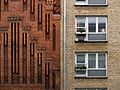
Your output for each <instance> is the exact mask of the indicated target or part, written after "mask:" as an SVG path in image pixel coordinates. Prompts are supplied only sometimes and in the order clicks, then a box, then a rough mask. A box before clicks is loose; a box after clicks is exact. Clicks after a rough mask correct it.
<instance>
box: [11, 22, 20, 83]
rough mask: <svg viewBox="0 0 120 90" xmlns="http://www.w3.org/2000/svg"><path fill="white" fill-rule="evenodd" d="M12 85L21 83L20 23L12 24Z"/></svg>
mask: <svg viewBox="0 0 120 90" xmlns="http://www.w3.org/2000/svg"><path fill="white" fill-rule="evenodd" d="M11 63H12V64H11V67H12V83H14V84H16V83H19V23H12V24H11Z"/></svg>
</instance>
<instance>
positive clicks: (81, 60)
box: [77, 54, 85, 63]
mask: <svg viewBox="0 0 120 90" xmlns="http://www.w3.org/2000/svg"><path fill="white" fill-rule="evenodd" d="M77 63H85V55H84V54H82V55H77Z"/></svg>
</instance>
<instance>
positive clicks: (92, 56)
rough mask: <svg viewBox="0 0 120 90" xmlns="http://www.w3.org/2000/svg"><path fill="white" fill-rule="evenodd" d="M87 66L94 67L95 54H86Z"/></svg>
mask: <svg viewBox="0 0 120 90" xmlns="http://www.w3.org/2000/svg"><path fill="white" fill-rule="evenodd" d="M88 68H96V54H88Z"/></svg>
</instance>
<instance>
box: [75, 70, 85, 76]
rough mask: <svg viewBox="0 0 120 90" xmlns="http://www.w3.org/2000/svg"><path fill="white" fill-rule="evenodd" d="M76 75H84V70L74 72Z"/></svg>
mask: <svg viewBox="0 0 120 90" xmlns="http://www.w3.org/2000/svg"><path fill="white" fill-rule="evenodd" d="M76 75H86V70H76Z"/></svg>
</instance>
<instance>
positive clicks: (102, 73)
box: [88, 70, 106, 76]
mask: <svg viewBox="0 0 120 90" xmlns="http://www.w3.org/2000/svg"><path fill="white" fill-rule="evenodd" d="M88 76H106V70H88Z"/></svg>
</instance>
